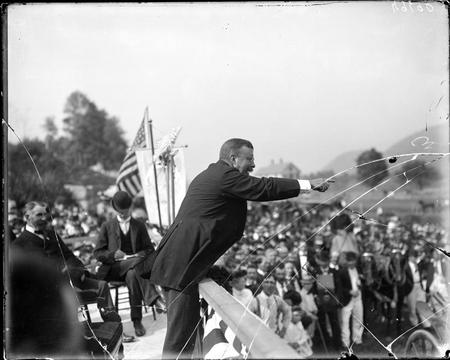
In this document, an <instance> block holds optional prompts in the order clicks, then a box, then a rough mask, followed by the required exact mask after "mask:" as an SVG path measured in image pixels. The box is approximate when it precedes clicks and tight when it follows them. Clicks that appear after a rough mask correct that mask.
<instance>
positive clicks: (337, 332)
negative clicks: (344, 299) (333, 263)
mask: <svg viewBox="0 0 450 360" xmlns="http://www.w3.org/2000/svg"><path fill="white" fill-rule="evenodd" d="M314 263H315V265H314V266H312V267H311V273H312V275H313V277H314V279H316V289H315V292H316V294H317V296H316V302H317V309H318V312H317V315H318V320H319V327H320V329H319V332H320V333H321V334H322V335H323V338H324V341H325V344H324V346H327V344H328V345H331V346H332V347H333V348H334V350H336V351H339V350H341V345H342V342H341V328H340V326H339V319H338V309H339V302H338V299H337V290H338V289H337V284H336V270H334V269H332V268H331V267H330V255H329V253H328V252H327V251H325V250H322V251H320V252H318V253H317V254H316V256H315V258H314ZM327 318H328V321H329V323H330V327H331V334H329V333H328V330H327ZM326 350H327V351H328V349H327V348H326Z"/></svg>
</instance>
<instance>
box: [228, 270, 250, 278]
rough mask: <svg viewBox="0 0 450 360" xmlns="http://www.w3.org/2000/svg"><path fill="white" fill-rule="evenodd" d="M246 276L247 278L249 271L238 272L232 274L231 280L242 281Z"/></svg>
mask: <svg viewBox="0 0 450 360" xmlns="http://www.w3.org/2000/svg"><path fill="white" fill-rule="evenodd" d="M244 276H247V271H245V270H244V269H240V270H236V271H234V272H232V273H231V280H234V279H240V278H242V277H244Z"/></svg>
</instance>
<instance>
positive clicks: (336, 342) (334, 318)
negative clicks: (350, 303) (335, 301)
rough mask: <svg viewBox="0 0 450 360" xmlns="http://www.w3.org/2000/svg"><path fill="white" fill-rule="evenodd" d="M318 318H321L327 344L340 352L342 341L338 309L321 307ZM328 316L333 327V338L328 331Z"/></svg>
mask: <svg viewBox="0 0 450 360" xmlns="http://www.w3.org/2000/svg"><path fill="white" fill-rule="evenodd" d="M317 316H318V318H319V326H320V329H321V331H322V334H323V337H324V340H325V343H326V344H332V346H333V347H334V349H335V350H339V349H340V347H341V343H342V341H341V328H340V326H339V320H338V312H337V309H336V308H335V307H328V308H327V307H319V308H318V313H317ZM327 316H328V319H329V321H330V325H331V332H332V334H331V336H330V335H329V334H328V331H327V318H326V317H327Z"/></svg>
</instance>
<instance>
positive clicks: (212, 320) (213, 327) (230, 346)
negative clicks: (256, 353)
mask: <svg viewBox="0 0 450 360" xmlns="http://www.w3.org/2000/svg"><path fill="white" fill-rule="evenodd" d="M203 354H204V358H205V359H230V358H235V359H236V358H238V359H239V358H240V359H242V358H246V357H247V351H246V348H245V346H243V344H242V343H241V342H240V340H239V339H238V338H237V337H236V335H235V334H234V333H233V331H231V329H230V328H229V327H228V325H227V324H225V322H224V321H223V320H222V319H221V318H220V316H219V315H218V314H217V313H216V312H215V311H214V309H213V308H212V307H211V306H209V305H208V310H207V316H206V323H205V325H204V335H203Z"/></svg>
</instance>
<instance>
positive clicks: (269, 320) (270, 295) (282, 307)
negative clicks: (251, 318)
mask: <svg viewBox="0 0 450 360" xmlns="http://www.w3.org/2000/svg"><path fill="white" fill-rule="evenodd" d="M262 288H263V291H262V292H261V293H260V294H259V295H258V296H257V297H256V299H257V305H258V313H259V316H260V318H261V319H262V320H263V321H264V322H265V323H266V325H267V326H268V327H269V328H270V329H272V330H273V331H274V332H276V333H277V334H278V335H280V336H281V337H283V336H284V334H285V333H286V330H287V328H288V326H289V323H290V322H291V308H290V306H289V305H288V304H286V302H285V301H284V300H283V299H282V298H281V297H280V296H278V295H276V294H274V292H275V278H274V277H273V275H267V277H266V278H265V279H264V281H263V283H262ZM280 315H281V318H280Z"/></svg>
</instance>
